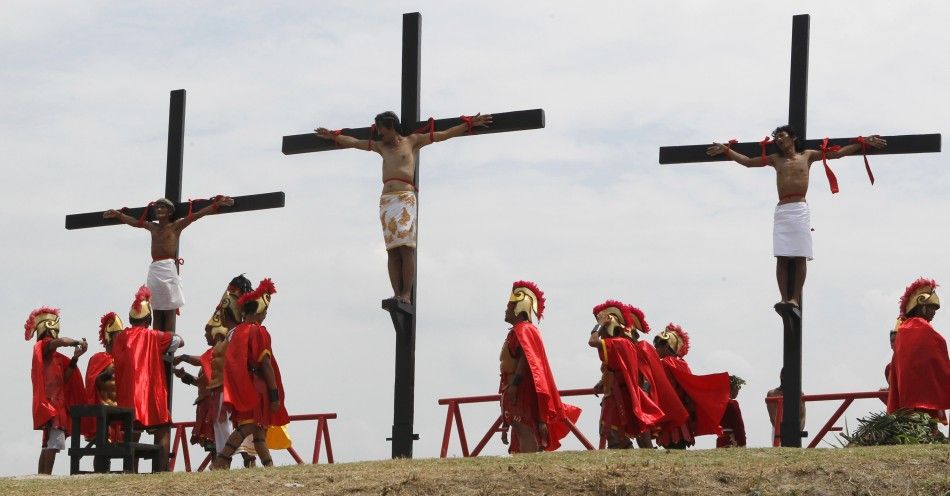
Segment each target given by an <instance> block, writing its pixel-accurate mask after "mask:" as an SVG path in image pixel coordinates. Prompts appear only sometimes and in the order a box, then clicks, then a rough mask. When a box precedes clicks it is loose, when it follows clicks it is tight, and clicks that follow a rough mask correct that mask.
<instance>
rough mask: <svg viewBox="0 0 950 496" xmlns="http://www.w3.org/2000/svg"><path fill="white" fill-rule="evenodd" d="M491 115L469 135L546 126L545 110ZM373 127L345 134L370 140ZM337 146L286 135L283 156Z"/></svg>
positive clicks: (310, 136)
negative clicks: (483, 124) (490, 121)
mask: <svg viewBox="0 0 950 496" xmlns="http://www.w3.org/2000/svg"><path fill="white" fill-rule="evenodd" d="M491 115H492V125H491V126H489V127H477V128H473V129H472V132H471V133H469V134H468V135H467V136H469V135H476V134H494V133H505V132H510V131H527V130H529V129H540V128H543V127H544V110H542V109H531V110H516V111H514V112H499V113H497V114H494V113H493V114H491ZM461 123H462V119H460V118H458V117H451V118H446V119H436V120H435V130H436V131H444V130H446V129H448V128H450V127H455V126H458V125H459V124H461ZM428 125H429V123H428V121H422V122H417V123H416V124H415V125H413V126H411V127H410V129H419V128H422V127H425V128H426V129H428ZM369 133H370V128H369V127H360V128H354V129H344V130H343V133H342V134H343V135H345V136H350V137H352V138H356V139H361V140H365V139H369ZM336 149H337V146H336V144H335V143H334V142H333V141H331V140H328V139H324V138H320V137H318V136H317V135H316V134H314V133H307V134H295V135H292V136H284V141H283V145H282V146H281V151H282V152H283V153H284V155H296V154H298V153H312V152H326V151H330V150H336Z"/></svg>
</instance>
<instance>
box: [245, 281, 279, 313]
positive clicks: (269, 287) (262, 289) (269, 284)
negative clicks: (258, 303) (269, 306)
mask: <svg viewBox="0 0 950 496" xmlns="http://www.w3.org/2000/svg"><path fill="white" fill-rule="evenodd" d="M276 292H277V288H276V287H274V282H273V281H271V280H270V278H269V277H268V278H267V279H264V280H263V281H261V283H260V284H258V285H257V289H255V290H254V291H251V292H250V293H244V294H243V295H241V297H240V298H238V305H241V306H243V305H244V304H245V303H247V302H249V301H255V300H257V299H258V298H260V297H261V296H264V295H265V294H268V295H272V294H274V293H276Z"/></svg>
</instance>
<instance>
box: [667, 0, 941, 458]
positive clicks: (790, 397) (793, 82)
mask: <svg viewBox="0 0 950 496" xmlns="http://www.w3.org/2000/svg"><path fill="white" fill-rule="evenodd" d="M809 22H810V17H809V16H808V15H807V14H804V15H796V16H794V17H792V62H791V78H790V83H789V101H788V123H789V124H791V125H792V126H793V127H794V128H795V130H796V131H798V138H799V139H801V140H802V141H803V142H804V147H805V148H806V149H819V148H820V147H821V144H822V140H808V139H805V137H806V135H805V130H806V124H807V118H806V117H807V111H808V30H809ZM883 138H884V139H885V140H887V148H884V149H876V148H871V147H868V149H867V154H868V155H872V154H873V155H894V154H904V153H930V152H939V151H940V135H939V134H905V135H899V136H884V137H883ZM849 142H850V139H849V138H834V139H830V140H829V145H842V146H844V145H847V144H849ZM708 147H709V144H708V143H707V144H702V145H689V146H663V147H660V164H685V163H697V162H724V161H729V159H727V158H725V157H724V156H714V157H710V156H708V155H706V149H707V148H708ZM732 149H733V150H735V151H737V152H739V153H742V154H744V155H746V156H749V157H756V156H759V155H760V153H761V148H760V145H759V143H757V142H747V143H737V144H734V145H732ZM775 152H776V148H775V145H774V144H770V145H768V149H767V150H766V153H775ZM791 268H792V265H791V264H790V265H789V269H791ZM789 272H790V273H789V279H788V281H789V294H794V292H793V291H792V285H793V284H794V280H795V277H794V273H792V271H791V270H790V271H789ZM776 310H778V311H779V314H780V315H781V316H782V322H783V328H784V339H783V349H784V351H783V364H784V380H783V386H782V387H783V396H784V399H783V401H782V407H783V408H782V409H783V416H782V426H781V432H782V446H795V447H801V445H802V436H803V435H805V433H803V432H801V425H800V424H799V415H800V414H801V402H800V401H799V400H800V398H801V392H802V318H801V317H802V316H801V310H800V309H795V308H792V307H788V306H776Z"/></svg>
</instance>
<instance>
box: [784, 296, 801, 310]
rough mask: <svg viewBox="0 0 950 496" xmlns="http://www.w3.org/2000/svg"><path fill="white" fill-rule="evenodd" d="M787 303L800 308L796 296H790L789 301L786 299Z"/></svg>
mask: <svg viewBox="0 0 950 496" xmlns="http://www.w3.org/2000/svg"><path fill="white" fill-rule="evenodd" d="M785 303H786V304H788V305H791V306H793V307H795V308H798V300H796V299H795V298H789V299H788V301H786V302H785Z"/></svg>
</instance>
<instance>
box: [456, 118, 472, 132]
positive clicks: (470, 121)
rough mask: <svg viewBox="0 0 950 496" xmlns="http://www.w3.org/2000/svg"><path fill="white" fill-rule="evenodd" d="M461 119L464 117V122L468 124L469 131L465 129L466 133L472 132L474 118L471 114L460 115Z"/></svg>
mask: <svg viewBox="0 0 950 496" xmlns="http://www.w3.org/2000/svg"><path fill="white" fill-rule="evenodd" d="M459 119H462V122H464V123H465V124H468V131H465V134H472V119H473V117H472V116H470V115H463V116H459Z"/></svg>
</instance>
